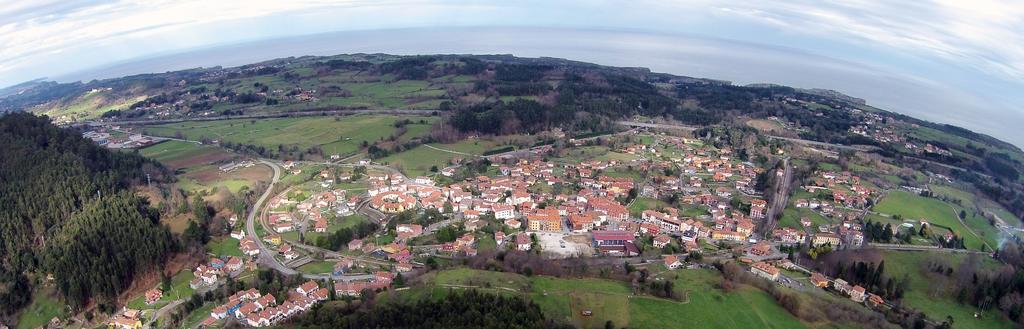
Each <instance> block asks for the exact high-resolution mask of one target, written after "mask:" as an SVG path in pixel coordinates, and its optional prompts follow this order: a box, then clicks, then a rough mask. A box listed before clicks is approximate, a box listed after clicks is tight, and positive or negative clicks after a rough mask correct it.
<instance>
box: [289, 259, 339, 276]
mask: <svg viewBox="0 0 1024 329" xmlns="http://www.w3.org/2000/svg"><path fill="white" fill-rule="evenodd" d="M335 263H337V262H330V261H315V262H312V263H309V264H306V265H302V266H299V269H298V270H299V272H302V273H313V274H321V273H331V271H334V265H335Z"/></svg>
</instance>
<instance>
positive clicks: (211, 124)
mask: <svg viewBox="0 0 1024 329" xmlns="http://www.w3.org/2000/svg"><path fill="white" fill-rule="evenodd" d="M402 118H403V119H410V120H412V121H413V122H414V123H412V124H410V127H409V131H412V132H414V133H419V134H423V133H425V132H426V131H427V130H426V129H423V128H421V127H416V126H429V125H430V124H432V123H433V122H434V121H435V120H436V119H435V118H431V117H402ZM399 119H400V117H397V116H388V115H355V116H347V117H337V118H334V119H326V118H321V117H304V118H280V119H262V120H221V121H206V122H183V123H174V124H165V125H155V126H150V127H146V129H145V131H146V132H147V133H148V134H153V135H157V136H167V137H173V136H182V137H185V138H186V139H189V140H204V139H209V140H216V141H219V142H231V143H239V144H248V145H255V146H262V147H264V148H266V149H268V150H271V151H273V152H279V151H280V150H281V149H288V148H292V147H295V148H299V149H302V150H305V149H308V148H311V147H314V146H316V147H320V148H321V149H322V150H323V152H324V154H349V153H354V152H357V151H359V149H360V148H361V145H362V143H363V142H364V141H365V142H374V141H377V140H382V139H385V138H388V137H390V136H392V135H393V134H394V133H395V132H396V131H397V130H398V128H396V127H395V125H394V123H395V121H397V120H399ZM420 122H422V123H420ZM412 127H416V128H415V129H414V128H412ZM398 137H400V138H402V137H403V136H398ZM411 137H416V136H411V135H410V136H405V138H411Z"/></svg>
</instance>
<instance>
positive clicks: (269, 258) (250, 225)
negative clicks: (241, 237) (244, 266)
mask: <svg viewBox="0 0 1024 329" xmlns="http://www.w3.org/2000/svg"><path fill="white" fill-rule="evenodd" d="M259 162H260V163H262V164H264V165H267V166H268V167H270V169H273V170H274V178H273V179H272V180H271V182H270V185H267V189H266V190H265V191H263V195H260V198H259V199H257V200H256V203H255V204H253V206H252V210H251V211H249V215H248V216H247V217H246V218H245V234H246V235H247V236H249V237H251V238H252V239H253V240H255V241H256V246H258V247H259V248H260V254H259V256H258V258H257V262H259V264H261V265H264V266H267V267H270V268H272V269H274V270H276V271H278V272H281V274H285V275H293V274H296V273H298V272H297V271H295V270H293V269H291V268H290V267H288V266H285V265H284V264H281V262H278V261H277V259H276V258H274V255H273V254H274V252H273V251H271V250H270V249H268V248H267V246H266V244H264V243H263V239H261V238H260V236H259V235H257V234H256V215H257V214H259V213H260V212H261V210H263V204H264V203H265V202H266V201H267V198H269V197H270V194H271V193H272V192H273V190H274V184H277V182H278V181H280V180H281V167H279V166H278V165H277V164H276V163H273V162H270V161H267V160H259Z"/></svg>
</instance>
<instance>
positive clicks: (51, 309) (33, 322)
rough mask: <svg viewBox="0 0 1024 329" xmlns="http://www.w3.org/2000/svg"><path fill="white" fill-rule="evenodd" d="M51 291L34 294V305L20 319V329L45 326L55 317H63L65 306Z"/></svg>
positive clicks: (40, 291) (22, 313)
mask: <svg viewBox="0 0 1024 329" xmlns="http://www.w3.org/2000/svg"><path fill="white" fill-rule="evenodd" d="M52 294H53V291H52V290H51V289H37V290H36V292H35V293H34V294H32V303H31V304H29V305H28V307H26V308H25V309H24V310H23V311H22V312H21V317H19V318H18V329H29V328H36V327H40V326H44V325H46V324H47V323H49V322H50V319H52V318H54V317H63V316H64V315H65V314H64V304H63V303H61V302H60V301H59V300H57V299H55V298H54V297H52Z"/></svg>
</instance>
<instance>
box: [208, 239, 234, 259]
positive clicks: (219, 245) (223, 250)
mask: <svg viewBox="0 0 1024 329" xmlns="http://www.w3.org/2000/svg"><path fill="white" fill-rule="evenodd" d="M239 242H240V241H238V240H237V239H235V238H232V237H220V238H218V239H214V240H212V241H210V242H208V243H207V244H206V252H209V253H212V254H214V255H217V256H218V257H220V256H235V257H242V251H241V250H239V249H238V245H239Z"/></svg>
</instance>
